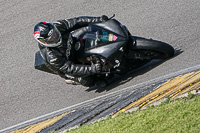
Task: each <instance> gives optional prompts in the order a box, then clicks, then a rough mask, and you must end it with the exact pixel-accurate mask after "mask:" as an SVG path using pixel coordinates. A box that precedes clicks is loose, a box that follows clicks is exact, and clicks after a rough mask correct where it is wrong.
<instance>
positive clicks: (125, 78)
mask: <svg viewBox="0 0 200 133" xmlns="http://www.w3.org/2000/svg"><path fill="white" fill-rule="evenodd" d="M182 52H183V51H182V50H181V49H176V50H175V54H174V56H173V57H172V58H174V57H176V56H178V55H180V54H181V53H182ZM172 58H169V59H172ZM169 59H167V60H169ZM167 60H152V61H150V62H149V63H147V64H146V65H144V66H141V67H139V68H137V69H134V70H132V71H130V72H128V73H127V74H124V75H115V76H114V78H113V79H110V80H109V81H108V82H109V85H108V86H106V87H105V88H98V87H91V88H88V89H87V90H86V91H88V92H89V91H94V90H96V91H95V92H98V93H101V92H103V91H110V90H112V89H113V88H115V87H117V86H119V85H122V84H125V83H126V82H129V81H130V80H132V79H133V78H134V77H137V76H139V75H143V74H145V73H147V72H148V71H150V70H152V69H154V68H156V67H157V66H159V65H161V64H162V63H164V62H166V61H167Z"/></svg>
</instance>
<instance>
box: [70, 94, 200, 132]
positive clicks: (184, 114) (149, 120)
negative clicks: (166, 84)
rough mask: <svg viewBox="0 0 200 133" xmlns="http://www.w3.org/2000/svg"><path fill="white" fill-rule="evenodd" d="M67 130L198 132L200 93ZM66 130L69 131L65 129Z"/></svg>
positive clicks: (199, 130) (199, 125)
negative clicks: (199, 94) (192, 96)
mask: <svg viewBox="0 0 200 133" xmlns="http://www.w3.org/2000/svg"><path fill="white" fill-rule="evenodd" d="M69 132H70V133H200V96H195V97H194V98H192V99H190V98H187V99H186V98H185V99H179V100H176V101H174V102H169V101H168V102H164V103H162V104H161V105H158V106H151V107H147V108H146V109H145V110H139V111H135V112H132V113H122V114H120V115H118V116H117V117H115V118H114V119H110V118H107V119H106V120H102V121H100V122H95V123H94V124H90V125H83V126H81V127H80V128H77V129H73V130H71V131H69ZM66 133H68V132H66Z"/></svg>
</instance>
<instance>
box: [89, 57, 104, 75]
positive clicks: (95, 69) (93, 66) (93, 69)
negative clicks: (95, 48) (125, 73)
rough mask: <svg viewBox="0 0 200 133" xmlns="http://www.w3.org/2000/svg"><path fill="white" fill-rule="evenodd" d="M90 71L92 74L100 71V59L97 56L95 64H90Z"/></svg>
mask: <svg viewBox="0 0 200 133" xmlns="http://www.w3.org/2000/svg"><path fill="white" fill-rule="evenodd" d="M91 72H92V73H94V74H99V73H101V72H102V65H101V61H100V60H99V59H98V58H96V62H95V64H94V63H92V64H91Z"/></svg>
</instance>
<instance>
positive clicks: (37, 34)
mask: <svg viewBox="0 0 200 133" xmlns="http://www.w3.org/2000/svg"><path fill="white" fill-rule="evenodd" d="M107 20H108V17H107V16H105V15H102V16H101V17H89V16H82V17H75V18H71V19H63V20H58V21H57V22H55V23H49V22H44V21H43V22H39V23H38V24H36V25H35V27H34V38H35V39H36V40H37V41H38V46H39V48H40V53H41V55H42V57H43V59H44V60H45V64H46V66H47V67H48V68H49V69H51V70H52V71H54V72H55V73H57V74H58V75H60V76H61V77H62V78H64V79H66V82H67V83H72V84H76V83H79V84H81V85H83V86H87V87H88V86H89V87H90V86H94V85H95V84H96V85H100V86H102V85H103V86H104V85H105V84H106V82H105V80H103V79H99V78H97V77H95V76H93V75H94V74H97V73H100V72H101V71H102V65H101V62H99V60H98V61H96V63H94V64H91V65H83V64H79V63H78V62H76V59H75V57H74V54H75V53H74V44H73V41H74V39H73V37H72V33H74V32H77V33H76V34H81V33H83V32H84V30H86V28H84V27H86V26H88V25H89V24H90V23H99V22H104V21H107ZM77 29H80V30H77ZM76 30H77V31H76Z"/></svg>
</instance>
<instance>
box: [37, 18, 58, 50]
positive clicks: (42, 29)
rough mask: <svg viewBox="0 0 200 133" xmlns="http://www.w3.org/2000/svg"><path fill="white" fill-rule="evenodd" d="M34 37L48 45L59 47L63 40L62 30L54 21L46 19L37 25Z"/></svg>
mask: <svg viewBox="0 0 200 133" xmlns="http://www.w3.org/2000/svg"><path fill="white" fill-rule="evenodd" d="M34 37H35V39H36V40H37V41H38V42H39V43H40V44H42V45H44V46H46V47H57V46H59V45H60V44H61V42H62V37H61V33H60V31H59V30H58V29H57V28H56V27H55V26H54V25H53V24H52V23H48V22H44V21H43V22H39V23H38V24H36V25H35V27H34Z"/></svg>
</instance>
